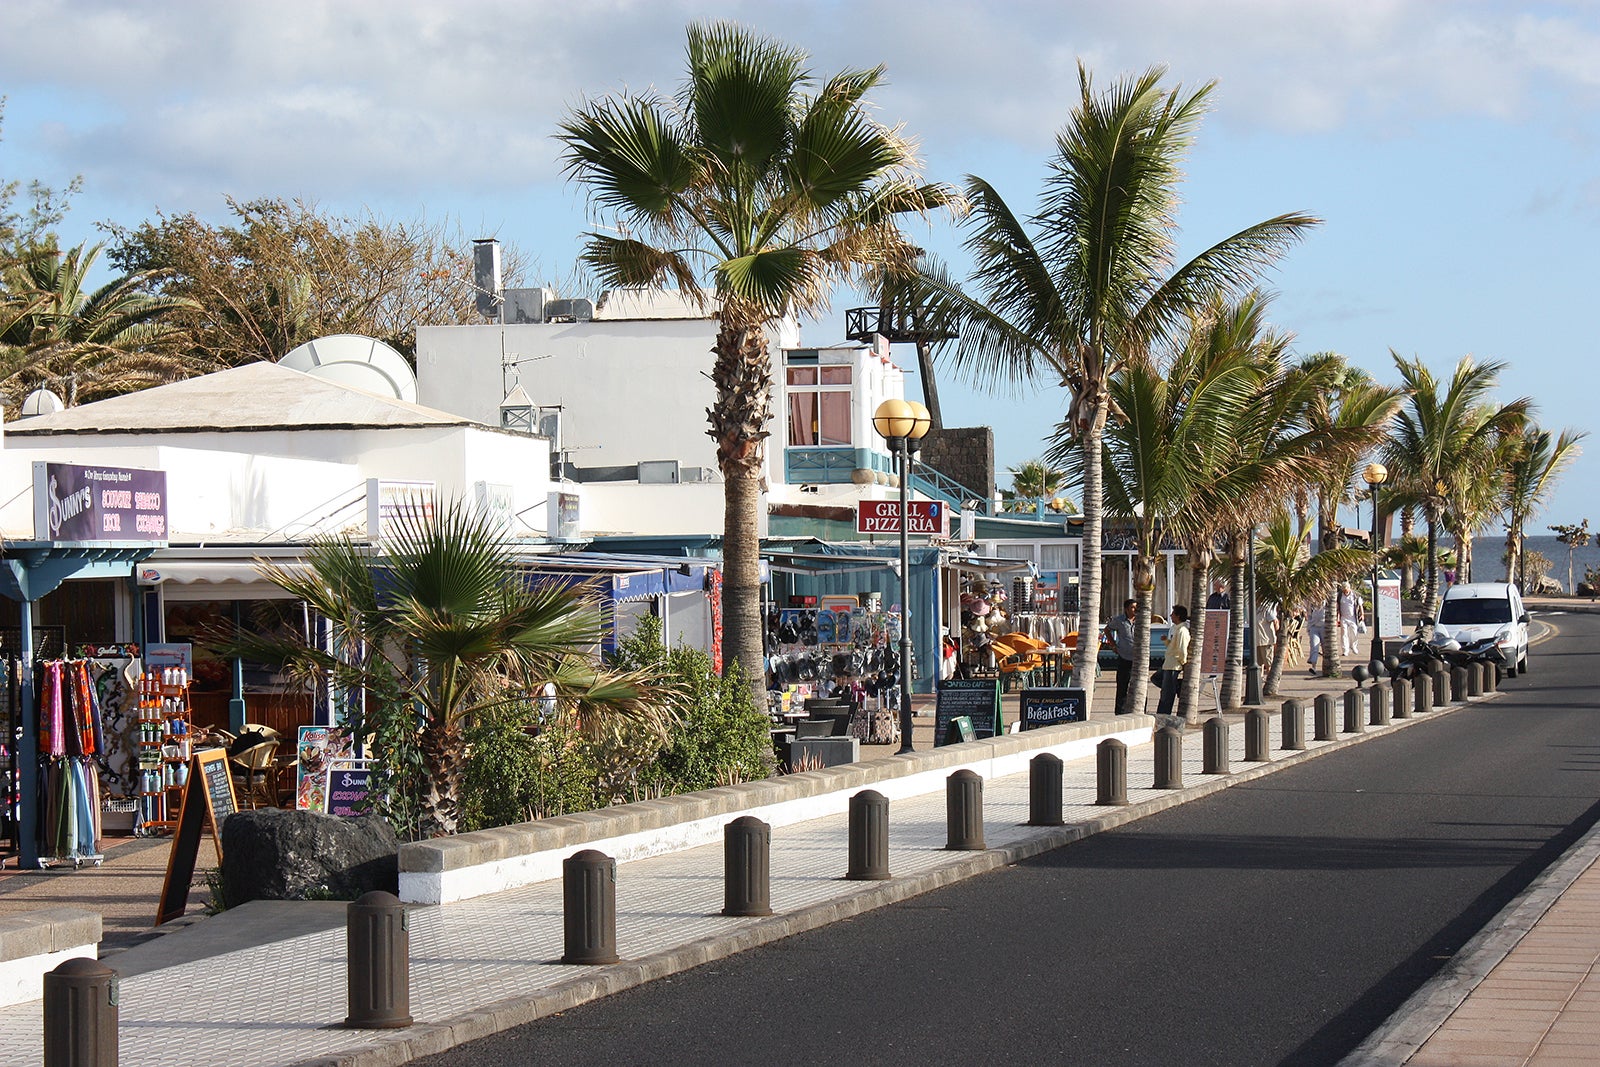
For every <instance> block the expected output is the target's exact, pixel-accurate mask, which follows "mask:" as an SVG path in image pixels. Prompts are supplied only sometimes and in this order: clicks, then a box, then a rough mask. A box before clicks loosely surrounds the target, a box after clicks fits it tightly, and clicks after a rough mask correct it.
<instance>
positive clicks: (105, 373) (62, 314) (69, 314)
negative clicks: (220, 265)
mask: <svg viewBox="0 0 1600 1067" xmlns="http://www.w3.org/2000/svg"><path fill="white" fill-rule="evenodd" d="M101 248H102V246H101V245H93V246H89V245H84V244H80V245H78V246H77V247H75V248H70V249H67V250H66V251H58V250H56V249H54V248H50V247H41V248H32V249H29V250H27V251H26V252H24V253H23V254H22V255H21V256H20V258H18V259H17V260H16V261H14V262H13V263H12V264H10V265H9V266H8V267H6V268H5V269H3V270H0V299H5V300H7V301H9V302H10V303H11V306H12V307H13V308H14V309H15V310H16V313H15V314H13V315H11V316H8V317H7V318H5V319H3V320H0V390H3V391H4V392H5V393H6V394H7V395H8V396H10V397H11V398H12V400H11V404H12V408H11V411H12V412H14V411H15V408H16V406H18V405H20V404H21V402H22V399H23V398H24V397H25V396H26V395H27V394H28V393H30V392H32V391H33V390H35V389H39V388H49V389H52V390H54V391H55V392H56V393H57V394H58V395H61V396H62V399H63V400H64V401H65V402H66V404H67V406H68V407H71V406H73V405H75V404H77V403H78V402H79V401H80V400H98V399H101V398H103V397H107V396H118V395H121V394H122V393H129V392H134V391H136V390H139V389H146V388H149V387H150V386H153V385H164V384H166V383H168V382H173V381H178V380H179V379H182V378H186V377H189V376H190V375H191V374H195V373H204V371H205V370H208V369H212V368H211V367H210V366H209V365H206V364H196V363H195V362H193V361H191V360H190V359H188V358H186V357H185V355H184V354H183V353H182V352H181V351H180V350H179V347H178V342H179V338H180V331H179V329H178V327H177V325H176V324H175V319H176V318H177V317H178V316H180V315H182V314H184V313H186V312H188V311H191V310H193V304H192V303H191V302H190V301H188V300H186V299H183V298H176V297H167V296H157V295H152V294H151V290H152V289H153V288H155V287H156V286H157V285H158V284H159V278H158V273H157V272H153V271H144V272H141V273H137V274H126V275H123V276H121V277H117V278H113V279H111V280H110V281H108V282H106V283H105V284H104V285H101V286H99V287H98V288H96V289H93V290H92V291H91V290H90V289H89V288H88V284H89V282H88V279H89V275H90V273H91V272H92V271H93V269H94V264H95V261H96V260H97V259H98V258H99V256H100V251H101Z"/></svg>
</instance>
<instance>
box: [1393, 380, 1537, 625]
mask: <svg viewBox="0 0 1600 1067" xmlns="http://www.w3.org/2000/svg"><path fill="white" fill-rule="evenodd" d="M1390 355H1391V356H1392V357H1393V359H1394V362H1395V366H1396V368H1398V369H1399V371H1400V377H1401V380H1402V383H1403V385H1404V388H1405V390H1406V393H1407V397H1406V402H1405V404H1404V405H1403V406H1402V407H1401V409H1400V412H1399V414H1398V416H1397V417H1396V419H1395V422H1394V428H1393V431H1392V432H1391V434H1390V436H1389V439H1388V441H1387V442H1386V443H1385V445H1384V462H1385V463H1386V464H1387V465H1388V467H1389V469H1390V470H1392V471H1395V472H1397V473H1398V475H1399V478H1398V479H1397V481H1398V482H1399V488H1400V489H1401V491H1403V492H1405V493H1406V494H1407V496H1408V497H1409V498H1410V499H1411V500H1414V501H1415V502H1416V503H1417V504H1419V505H1420V506H1421V507H1422V512H1423V516H1424V518H1426V520H1427V522H1428V551H1427V560H1426V562H1425V564H1424V566H1425V571H1424V574H1423V594H1422V600H1423V611H1422V613H1423V614H1424V615H1428V616H1432V617H1434V618H1437V617H1438V602H1437V597H1438V592H1439V573H1438V563H1439V530H1440V528H1441V527H1442V526H1443V523H1444V515H1445V509H1446V508H1448V507H1449V506H1450V505H1451V503H1452V502H1453V501H1456V500H1458V499H1459V498H1460V497H1461V496H1462V494H1463V493H1464V492H1466V491H1467V490H1468V488H1469V487H1470V483H1472V482H1473V481H1475V480H1477V479H1481V478H1485V477H1489V476H1490V473H1491V472H1489V471H1488V470H1487V469H1486V467H1487V464H1488V462H1489V460H1490V457H1492V455H1493V451H1494V447H1495V443H1496V441H1497V440H1498V438H1499V435H1500V434H1502V433H1507V432H1511V431H1515V430H1518V429H1520V428H1521V426H1522V424H1523V422H1524V420H1525V419H1526V417H1527V413H1528V410H1529V408H1531V407H1532V401H1531V400H1529V399H1528V398H1527V397H1521V398H1519V399H1517V400H1513V401H1511V402H1510V403H1508V404H1504V405H1501V406H1498V407H1496V406H1495V405H1494V404H1492V403H1490V402H1489V400H1488V397H1489V396H1490V394H1491V392H1492V391H1493V390H1494V387H1495V383H1496V382H1497V381H1498V379H1499V376H1500V372H1501V371H1502V370H1504V369H1505V364H1504V363H1500V362H1494V361H1490V362H1487V363H1478V362H1477V361H1475V360H1474V359H1473V358H1472V357H1471V356H1463V357H1462V358H1461V360H1460V362H1458V363H1457V364H1456V368H1455V371H1454V373H1453V374H1452V375H1451V377H1450V380H1449V381H1448V382H1444V381H1441V380H1440V379H1438V378H1436V377H1435V376H1434V374H1433V372H1432V371H1431V370H1429V369H1428V368H1427V367H1425V366H1424V365H1423V363H1422V361H1421V360H1420V359H1405V358H1403V357H1401V355H1400V354H1399V353H1398V352H1394V351H1393V350H1391V351H1390Z"/></svg>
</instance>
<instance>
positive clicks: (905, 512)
mask: <svg viewBox="0 0 1600 1067" xmlns="http://www.w3.org/2000/svg"><path fill="white" fill-rule="evenodd" d="M932 422H933V420H932V418H931V417H930V416H929V415H928V409H927V408H925V407H923V406H922V405H921V404H919V403H917V402H916V401H915V400H885V401H884V402H883V403H881V404H879V405H878V410H877V411H875V412H873V413H872V426H873V429H875V430H877V431H878V433H879V435H880V436H882V437H883V439H884V440H885V441H887V442H889V445H890V447H892V448H893V449H894V454H895V460H896V465H897V467H898V470H899V475H900V751H901V752H910V751H911V750H912V744H911V654H912V645H911V500H910V496H909V489H910V482H911V449H912V447H913V445H912V442H914V441H920V440H921V439H922V435H923V434H925V433H927V432H928V427H929V426H930V425H932Z"/></svg>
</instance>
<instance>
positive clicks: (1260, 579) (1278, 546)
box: [1256, 508, 1372, 696]
mask: <svg viewBox="0 0 1600 1067" xmlns="http://www.w3.org/2000/svg"><path fill="white" fill-rule="evenodd" d="M1310 540H1311V532H1310V530H1309V529H1303V530H1300V531H1298V532H1296V530H1295V529H1294V526H1293V525H1292V523H1291V521H1290V517H1289V513H1288V512H1287V511H1286V510H1283V509H1281V508H1280V509H1279V510H1278V511H1276V512H1274V513H1273V516H1272V518H1271V519H1269V520H1268V522H1267V525H1266V528H1265V530H1264V532H1263V534H1262V536H1261V537H1260V538H1259V539H1258V540H1257V541H1256V585H1257V587H1258V588H1259V589H1260V591H1261V592H1262V593H1263V594H1264V595H1265V596H1266V598H1267V599H1269V600H1272V601H1275V602H1276V603H1277V604H1278V607H1279V616H1280V617H1281V618H1282V619H1283V620H1284V622H1285V625H1282V626H1280V627H1279V628H1278V637H1277V641H1276V642H1275V643H1274V644H1273V648H1272V663H1271V665H1270V666H1269V667H1268V669H1267V676H1266V679H1265V681H1264V682H1263V684H1262V687H1261V690H1262V693H1263V694H1265V695H1266V696H1277V695H1278V682H1279V681H1280V680H1281V679H1282V677H1283V662H1284V657H1285V654H1286V653H1287V652H1288V648H1289V640H1288V633H1289V627H1288V626H1287V625H1286V624H1287V621H1288V619H1289V617H1290V616H1291V615H1292V614H1293V612H1294V610H1295V609H1296V608H1298V607H1299V606H1301V605H1304V604H1309V603H1312V602H1313V601H1316V600H1326V599H1328V597H1329V595H1330V593H1331V592H1332V591H1333V590H1335V589H1337V588H1338V586H1339V583H1340V582H1342V581H1344V580H1346V579H1348V578H1353V577H1355V576H1356V575H1358V574H1360V573H1361V571H1362V570H1363V569H1364V568H1365V567H1366V566H1367V565H1368V564H1369V563H1370V562H1371V559H1372V557H1371V555H1370V554H1369V553H1368V552H1367V550H1366V549H1364V548H1359V547H1356V546H1353V545H1346V546H1340V547H1337V548H1329V549H1324V550H1323V551H1321V552H1318V553H1316V554H1315V555H1313V554H1311V552H1310V550H1309V542H1310ZM1324 648H1325V650H1326V642H1324Z"/></svg>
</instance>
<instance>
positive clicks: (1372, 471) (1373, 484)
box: [1361, 463, 1389, 677]
mask: <svg viewBox="0 0 1600 1067" xmlns="http://www.w3.org/2000/svg"><path fill="white" fill-rule="evenodd" d="M1361 477H1362V480H1364V481H1365V482H1366V483H1367V489H1368V490H1370V491H1371V493H1372V664H1373V665H1372V673H1373V676H1374V677H1376V676H1377V674H1378V670H1379V668H1380V667H1381V666H1382V664H1383V636H1382V634H1383V628H1382V627H1381V626H1380V625H1379V624H1378V486H1380V485H1382V484H1383V483H1384V482H1386V481H1388V480H1389V469H1388V468H1387V467H1385V466H1384V465H1383V464H1382V463H1368V464H1367V469H1366V470H1364V471H1362V472H1361Z"/></svg>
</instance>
